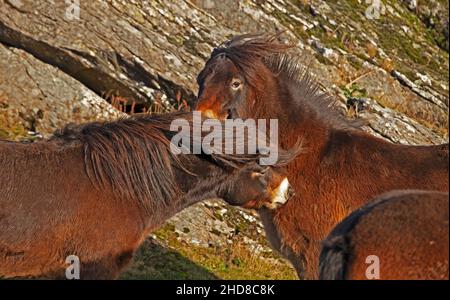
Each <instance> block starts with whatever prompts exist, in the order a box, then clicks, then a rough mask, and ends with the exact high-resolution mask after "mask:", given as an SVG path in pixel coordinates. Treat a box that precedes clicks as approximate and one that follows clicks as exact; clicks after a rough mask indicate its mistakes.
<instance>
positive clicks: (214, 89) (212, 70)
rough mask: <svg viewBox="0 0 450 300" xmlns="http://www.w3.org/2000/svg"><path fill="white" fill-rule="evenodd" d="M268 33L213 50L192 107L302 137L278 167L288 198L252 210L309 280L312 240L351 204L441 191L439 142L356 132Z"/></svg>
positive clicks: (286, 142) (314, 273) (444, 149)
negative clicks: (293, 155) (273, 123)
mask: <svg viewBox="0 0 450 300" xmlns="http://www.w3.org/2000/svg"><path fill="white" fill-rule="evenodd" d="M276 37H277V36H270V37H267V36H264V35H262V36H261V35H243V36H238V37H235V38H234V39H232V40H231V41H228V42H226V43H224V44H223V45H222V46H220V47H218V48H215V49H214V51H213V52H212V54H211V57H210V59H209V60H208V61H207V62H206V64H205V67H204V69H203V70H202V71H201V72H200V74H199V76H198V78H197V81H198V84H199V94H198V103H197V109H198V110H200V111H202V112H203V113H204V114H205V115H206V116H208V117H215V118H219V119H225V118H243V119H247V118H253V119H278V124H279V125H278V127H279V133H280V145H281V147H283V148H286V147H287V148H289V146H290V145H293V143H294V142H295V141H296V140H297V139H298V137H299V136H300V137H302V138H303V142H304V146H305V153H304V155H301V156H298V157H297V159H295V160H294V161H292V162H291V163H290V164H289V165H288V167H287V168H288V178H289V181H290V183H291V184H292V186H293V187H294V189H295V191H296V195H297V196H295V197H293V198H292V199H291V200H290V201H289V202H288V203H287V204H286V205H285V206H283V207H281V208H279V209H278V210H276V211H268V210H265V209H262V210H260V215H261V218H262V221H263V223H264V225H265V229H266V232H267V236H268V238H269V240H270V242H271V244H272V246H273V247H274V248H275V249H277V250H279V251H280V252H281V253H282V254H284V256H286V257H287V258H288V259H289V260H290V261H291V262H292V263H293V265H294V266H295V267H296V269H297V273H298V275H299V277H300V278H318V268H317V266H318V257H319V251H320V242H321V241H322V240H323V239H324V238H325V237H326V235H327V234H328V233H329V232H330V230H331V229H332V228H333V227H334V226H335V225H336V224H338V223H339V222H340V221H341V220H342V219H343V218H344V217H346V216H347V215H348V214H349V213H350V212H352V211H353V210H354V209H356V208H358V207H360V206H361V205H363V204H364V203H366V202H367V201H369V200H370V199H372V198H374V197H375V196H376V195H379V194H382V193H384V192H387V191H390V190H394V189H424V190H439V191H448V144H446V145H438V146H407V145H397V144H392V143H390V142H387V141H385V140H383V139H380V138H377V137H374V136H372V135H370V134H368V133H365V132H364V131H362V130H361V129H359V126H358V124H355V123H352V122H350V121H348V120H345V119H344V118H343V117H342V116H341V114H340V113H339V112H338V110H336V109H335V108H334V107H333V105H332V104H333V101H332V98H331V97H330V96H328V95H326V94H324V93H322V92H320V90H319V88H318V85H317V84H315V83H314V82H313V81H312V80H311V79H310V77H309V76H308V75H307V73H306V72H305V71H304V68H303V67H302V66H301V65H299V64H298V63H297V60H296V59H293V58H290V57H289V56H288V55H286V54H285V53H283V52H284V51H285V50H286V49H287V48H289V46H287V45H284V44H281V43H279V42H277V40H276Z"/></svg>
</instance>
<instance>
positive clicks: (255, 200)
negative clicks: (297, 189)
mask: <svg viewBox="0 0 450 300" xmlns="http://www.w3.org/2000/svg"><path fill="white" fill-rule="evenodd" d="M293 195H294V190H293V188H292V187H291V185H290V184H289V181H288V179H287V177H286V175H285V172H284V171H283V169H282V168H272V167H262V166H259V165H256V164H255V165H249V166H246V167H244V168H243V169H241V170H239V171H238V174H237V177H236V181H235V184H234V186H233V192H232V193H231V194H230V195H227V197H225V199H224V200H225V201H226V202H227V203H228V204H231V205H235V206H241V207H244V208H252V209H259V208H262V207H267V208H269V209H277V208H278V207H280V206H282V205H283V204H284V203H286V202H287V201H288V200H289V198H291V197H292V196H293Z"/></svg>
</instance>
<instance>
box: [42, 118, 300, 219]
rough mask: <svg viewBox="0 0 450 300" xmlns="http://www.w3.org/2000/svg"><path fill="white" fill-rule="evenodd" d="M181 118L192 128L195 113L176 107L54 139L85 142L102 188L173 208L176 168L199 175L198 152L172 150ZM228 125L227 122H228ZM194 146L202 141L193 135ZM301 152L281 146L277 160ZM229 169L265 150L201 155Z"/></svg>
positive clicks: (88, 163)
mask: <svg viewBox="0 0 450 300" xmlns="http://www.w3.org/2000/svg"><path fill="white" fill-rule="evenodd" d="M175 119H185V120H187V121H188V122H189V124H190V126H191V128H193V127H194V125H193V122H192V113H186V112H175V113H168V114H161V115H147V114H146V115H135V116H132V117H129V118H124V119H119V120H116V121H112V122H93V123H87V124H82V125H74V124H69V125H67V126H66V127H64V128H63V129H60V130H57V131H56V132H55V133H54V135H53V137H52V138H51V139H50V140H51V141H56V142H62V144H66V143H68V142H80V143H81V144H82V145H83V149H84V163H85V169H86V173H87V176H88V177H89V179H90V180H91V182H92V183H93V184H94V186H96V187H100V188H105V187H110V188H112V190H113V191H114V192H115V193H116V194H118V195H119V196H120V197H122V198H124V199H132V200H135V201H138V202H139V203H140V204H141V205H142V206H143V207H144V208H145V209H146V211H148V212H151V211H152V210H153V209H154V208H156V207H160V206H163V207H167V206H168V205H169V203H170V201H171V200H173V199H175V198H177V197H178V196H179V195H180V193H181V192H180V190H179V189H178V185H177V182H176V180H175V175H174V168H178V169H181V170H183V171H185V172H186V173H187V174H191V175H194V176H197V175H201V174H193V173H192V172H191V171H190V167H191V166H192V164H193V163H194V161H193V160H192V158H193V156H194V155H177V154H175V153H174V152H173V151H172V149H171V141H170V140H171V138H172V137H173V136H174V135H175V134H177V132H174V131H171V130H170V125H171V123H172V121H173V120H175ZM223 128H224V126H223ZM223 136H225V135H223ZM190 141H191V147H195V146H196V144H198V143H200V146H201V142H202V141H196V139H192V138H191V139H190ZM299 152H300V145H299V146H298V147H297V148H293V149H292V150H291V151H280V154H279V160H278V164H277V165H280V166H281V165H285V164H286V163H288V162H289V161H290V160H292V159H293V158H294V157H295V156H296V155H297V154H298V153H299ZM196 157H197V158H198V159H202V160H207V161H209V162H211V163H214V164H216V165H218V166H219V167H221V168H223V169H227V170H231V169H233V168H239V167H241V166H242V165H244V164H246V163H250V162H256V163H257V162H258V161H259V158H260V157H261V155H260V154H243V155H234V154H211V155H206V154H204V153H202V154H199V155H196Z"/></svg>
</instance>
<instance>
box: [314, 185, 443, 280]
mask: <svg viewBox="0 0 450 300" xmlns="http://www.w3.org/2000/svg"><path fill="white" fill-rule="evenodd" d="M448 201H449V198H448V193H443V192H436V191H420V190H401V191H392V192H389V193H386V194H384V195H381V196H379V197H377V198H376V199H374V200H373V201H370V202H369V203H367V204H365V205H364V206H363V207H361V208H359V209H357V210H356V211H354V212H353V213H351V214H350V215H349V216H348V217H346V218H345V219H344V220H342V222H340V223H339V224H338V225H337V226H336V227H335V228H334V229H333V230H332V231H331V233H330V234H329V236H328V237H327V238H326V240H325V241H324V242H323V248H322V251H321V254H320V264H319V270H320V279H326V280H342V279H366V280H367V279H395V280H405V279H409V280H418V279H421V280H423V279H440V280H442V279H447V280H448V256H449V250H448V245H449V244H448V242H449V232H448V229H449V227H448V226H449V223H448V208H449V206H448V205H449V202H448Z"/></svg>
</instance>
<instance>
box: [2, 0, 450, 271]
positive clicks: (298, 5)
mask: <svg viewBox="0 0 450 300" xmlns="http://www.w3.org/2000/svg"><path fill="white" fill-rule="evenodd" d="M75 2H76V1H75ZM79 2H80V5H81V6H80V7H76V6H73V5H72V6H70V5H68V4H66V2H65V1H43V0H42V1H41V0H37V1H36V0H34V1H33V0H0V138H6V139H11V140H36V139H40V138H42V137H47V136H49V135H50V134H51V133H52V132H53V131H54V130H55V129H56V128H58V127H60V126H63V125H64V124H66V123H68V122H84V121H89V120H99V119H102V120H106V119H114V118H117V117H119V116H121V115H125V113H133V112H143V111H145V112H160V111H169V110H173V109H183V108H186V107H189V106H190V105H191V104H192V103H193V102H194V101H195V95H196V91H197V87H196V83H195V78H196V74H197V73H198V72H199V71H200V70H201V68H202V67H203V64H204V62H205V60H206V59H207V58H208V56H209V53H210V52H211V50H212V48H213V47H214V46H216V45H218V44H220V43H221V42H223V41H224V40H226V39H227V38H230V37H231V36H233V35H234V34H241V33H247V32H267V33H273V32H276V31H280V30H284V31H285V33H284V35H283V38H284V39H285V40H286V42H290V43H294V44H295V45H296V47H295V48H294V49H292V51H291V52H292V55H298V56H302V57H303V58H304V61H305V62H306V63H307V64H308V66H309V68H310V70H311V73H312V74H313V76H314V77H315V78H316V80H318V81H319V82H320V83H321V85H322V86H323V88H324V89H326V90H328V91H329V92H330V93H332V94H334V95H335V96H336V99H337V100H338V101H337V105H340V106H341V109H342V113H343V114H345V115H347V116H348V117H349V118H364V119H367V120H368V124H369V125H368V126H367V127H366V128H365V129H366V130H367V131H369V132H371V133H373V134H375V135H378V136H381V137H383V138H386V139H388V140H391V141H392V142H396V143H408V144H431V143H442V142H445V141H447V139H448V123H447V118H448V100H449V96H448V89H449V75H448V71H449V56H448V2H447V1H441V0H430V1H410V0H409V1H408V0H403V1H401V0H397V1H395V0H381V1H363V0H342V1H337V0H336V1H321V0H310V1H308V0H268V1H260V0H253V1H249V0H244V1H237V0H228V1H212V0H186V1H182V0H172V1H157V0H152V1H125V0H97V1H79ZM377 3H381V5H377ZM123 277H124V278H295V273H294V272H293V270H292V268H291V267H290V266H289V264H288V263H286V262H285V261H284V260H282V259H280V258H279V257H278V256H277V255H276V254H275V253H273V252H272V251H271V250H270V248H268V246H267V243H266V241H265V239H264V236H263V230H262V228H261V225H260V223H259V222H258V220H257V217H256V215H255V214H254V213H253V212H249V211H243V210H239V209H235V208H230V207H227V206H225V205H224V204H223V203H222V202H215V201H212V202H206V203H202V204H199V205H197V206H194V207H192V208H190V209H187V210H185V211H183V212H182V213H180V214H179V215H177V216H175V217H174V218H173V219H171V220H170V221H168V222H167V224H166V225H165V226H164V227H163V228H162V229H161V230H159V231H158V232H156V233H155V234H154V235H153V236H151V237H149V239H148V240H147V241H146V242H145V244H144V246H143V247H142V248H141V249H140V251H139V253H138V256H137V257H136V260H135V263H134V265H133V266H132V267H131V268H130V270H129V271H128V272H127V273H126V274H124V275H123Z"/></svg>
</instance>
